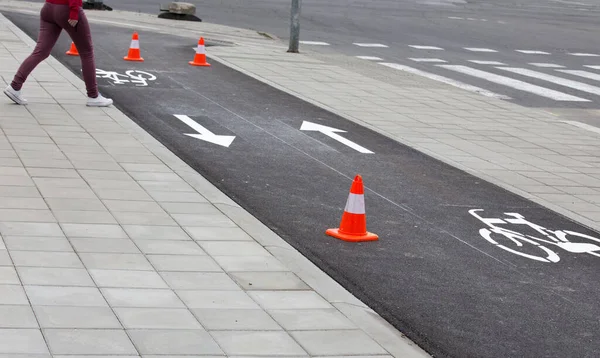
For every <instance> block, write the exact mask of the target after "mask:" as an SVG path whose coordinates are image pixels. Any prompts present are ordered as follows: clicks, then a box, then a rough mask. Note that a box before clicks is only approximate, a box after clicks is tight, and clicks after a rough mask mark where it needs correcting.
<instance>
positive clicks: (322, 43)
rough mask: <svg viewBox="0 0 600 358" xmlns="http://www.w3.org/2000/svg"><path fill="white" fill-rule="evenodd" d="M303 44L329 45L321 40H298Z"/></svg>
mask: <svg viewBox="0 0 600 358" xmlns="http://www.w3.org/2000/svg"><path fill="white" fill-rule="evenodd" d="M300 43H301V44H303V45H315V46H329V44H328V43H327V42H322V41H300Z"/></svg>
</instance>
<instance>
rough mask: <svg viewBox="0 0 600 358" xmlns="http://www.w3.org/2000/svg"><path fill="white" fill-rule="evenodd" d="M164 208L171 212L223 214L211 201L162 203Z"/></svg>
mask: <svg viewBox="0 0 600 358" xmlns="http://www.w3.org/2000/svg"><path fill="white" fill-rule="evenodd" d="M160 205H161V206H162V207H163V208H164V210H165V211H166V212H168V213H170V214H210V215H216V214H222V213H221V211H220V210H219V209H217V208H216V207H215V206H214V205H213V204H210V203H168V202H167V203H161V204H160Z"/></svg>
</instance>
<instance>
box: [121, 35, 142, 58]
mask: <svg viewBox="0 0 600 358" xmlns="http://www.w3.org/2000/svg"><path fill="white" fill-rule="evenodd" d="M123 59H124V60H125V61H134V62H144V59H143V58H142V56H141V55H140V38H139V36H138V33H137V32H134V33H133V36H132V37H131V45H130V46H129V52H128V53H127V56H125V57H123Z"/></svg>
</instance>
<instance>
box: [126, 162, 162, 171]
mask: <svg viewBox="0 0 600 358" xmlns="http://www.w3.org/2000/svg"><path fill="white" fill-rule="evenodd" d="M123 168H124V169H125V170H126V171H128V172H150V173H172V172H173V171H172V170H171V169H170V168H169V167H167V166H166V165H164V164H137V163H123Z"/></svg>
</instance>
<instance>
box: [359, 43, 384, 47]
mask: <svg viewBox="0 0 600 358" xmlns="http://www.w3.org/2000/svg"><path fill="white" fill-rule="evenodd" d="M353 45H356V46H359V47H388V46H387V45H384V44H368V43H358V42H355V43H354V44H353Z"/></svg>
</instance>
